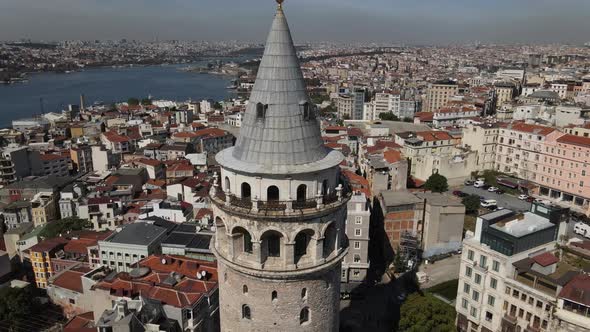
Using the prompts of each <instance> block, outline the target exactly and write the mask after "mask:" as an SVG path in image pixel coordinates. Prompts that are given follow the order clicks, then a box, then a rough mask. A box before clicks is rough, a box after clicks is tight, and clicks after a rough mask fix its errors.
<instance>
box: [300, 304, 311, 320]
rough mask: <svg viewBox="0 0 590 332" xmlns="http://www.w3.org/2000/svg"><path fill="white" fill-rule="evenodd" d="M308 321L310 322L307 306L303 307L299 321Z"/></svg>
mask: <svg viewBox="0 0 590 332" xmlns="http://www.w3.org/2000/svg"><path fill="white" fill-rule="evenodd" d="M307 322H309V308H308V307H305V308H303V309H301V312H300V313H299V323H300V324H305V323H307Z"/></svg>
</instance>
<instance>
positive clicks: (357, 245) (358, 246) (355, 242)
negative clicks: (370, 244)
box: [354, 241, 361, 249]
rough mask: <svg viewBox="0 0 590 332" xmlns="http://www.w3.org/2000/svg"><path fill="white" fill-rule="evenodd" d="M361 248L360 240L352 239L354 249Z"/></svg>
mask: <svg viewBox="0 0 590 332" xmlns="http://www.w3.org/2000/svg"><path fill="white" fill-rule="evenodd" d="M360 248H361V242H360V241H354V249H360Z"/></svg>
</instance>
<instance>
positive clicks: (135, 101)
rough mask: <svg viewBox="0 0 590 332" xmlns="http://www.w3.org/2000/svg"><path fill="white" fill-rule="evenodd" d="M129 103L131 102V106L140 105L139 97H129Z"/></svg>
mask: <svg viewBox="0 0 590 332" xmlns="http://www.w3.org/2000/svg"><path fill="white" fill-rule="evenodd" d="M127 104H129V106H137V105H139V99H137V98H129V99H127Z"/></svg>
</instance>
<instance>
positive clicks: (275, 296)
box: [271, 290, 279, 302]
mask: <svg viewBox="0 0 590 332" xmlns="http://www.w3.org/2000/svg"><path fill="white" fill-rule="evenodd" d="M278 297H279V294H278V293H277V291H276V290H275V291H272V294H271V299H272V301H273V302H275V301H276V300H277V299H278Z"/></svg>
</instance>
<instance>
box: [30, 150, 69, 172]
mask: <svg viewBox="0 0 590 332" xmlns="http://www.w3.org/2000/svg"><path fill="white" fill-rule="evenodd" d="M39 159H40V164H41V165H40V166H41V167H40V168H38V169H34V171H33V173H34V174H35V175H42V176H46V175H54V176H68V175H69V174H70V170H69V164H70V162H71V159H70V156H69V155H61V154H42V155H40V156H39Z"/></svg>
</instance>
